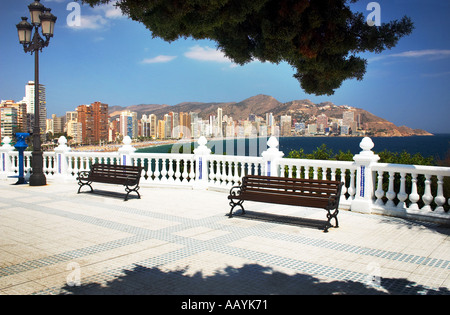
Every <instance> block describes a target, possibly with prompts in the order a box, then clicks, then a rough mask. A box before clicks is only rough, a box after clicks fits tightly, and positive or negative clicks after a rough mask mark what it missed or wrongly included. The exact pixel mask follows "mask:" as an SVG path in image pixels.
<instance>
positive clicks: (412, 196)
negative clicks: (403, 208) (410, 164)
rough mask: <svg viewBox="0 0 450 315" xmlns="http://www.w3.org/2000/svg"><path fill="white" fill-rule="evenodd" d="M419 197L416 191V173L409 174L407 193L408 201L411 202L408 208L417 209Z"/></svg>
mask: <svg viewBox="0 0 450 315" xmlns="http://www.w3.org/2000/svg"><path fill="white" fill-rule="evenodd" d="M419 199H420V196H419V194H418V193H417V174H411V194H410V195H409V201H411V204H410V205H409V208H408V209H411V210H419V205H418V204H417V202H418V201H419Z"/></svg>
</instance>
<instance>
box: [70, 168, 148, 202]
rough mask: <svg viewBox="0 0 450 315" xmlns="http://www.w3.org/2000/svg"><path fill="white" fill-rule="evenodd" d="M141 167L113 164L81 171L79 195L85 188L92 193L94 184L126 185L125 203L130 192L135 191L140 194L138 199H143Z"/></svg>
mask: <svg viewBox="0 0 450 315" xmlns="http://www.w3.org/2000/svg"><path fill="white" fill-rule="evenodd" d="M141 172H142V167H141V166H127V165H113V164H98V163H97V164H93V165H92V166H91V170H90V171H81V172H79V173H78V177H77V179H78V185H80V187H79V188H78V193H80V190H81V188H82V187H83V186H89V187H90V188H91V191H94V189H92V186H91V184H92V183H93V182H97V183H105V184H117V185H124V186H125V191H126V192H127V194H126V195H125V201H127V200H128V195H129V194H130V192H132V191H134V192H136V193H137V194H138V198H139V199H140V198H141V195H140V194H139V192H138V190H139V180H140V179H141Z"/></svg>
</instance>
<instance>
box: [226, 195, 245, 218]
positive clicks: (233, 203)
mask: <svg viewBox="0 0 450 315" xmlns="http://www.w3.org/2000/svg"><path fill="white" fill-rule="evenodd" d="M243 202H244V200H242V199H240V200H239V201H238V202H235V201H234V200H233V199H230V206H231V210H230V213H229V214H228V217H229V218H231V217H232V216H233V209H234V208H235V207H236V206H239V207H241V210H242V214H245V209H244V207H243V206H242V203H243Z"/></svg>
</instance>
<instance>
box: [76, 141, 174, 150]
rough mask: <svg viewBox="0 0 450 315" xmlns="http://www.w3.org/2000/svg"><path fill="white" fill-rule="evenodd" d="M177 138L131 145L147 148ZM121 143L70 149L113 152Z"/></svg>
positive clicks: (170, 142) (166, 143)
mask: <svg viewBox="0 0 450 315" xmlns="http://www.w3.org/2000/svg"><path fill="white" fill-rule="evenodd" d="M177 142H178V140H153V141H143V142H133V143H132V145H133V147H135V148H137V149H140V148H147V147H154V146H160V145H169V144H175V143H177ZM121 146H122V144H104V145H84V146H79V147H71V149H72V151H76V152H115V151H117V150H119V148H120V147H121Z"/></svg>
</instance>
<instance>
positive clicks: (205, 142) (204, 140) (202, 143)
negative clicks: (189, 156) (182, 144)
mask: <svg viewBox="0 0 450 315" xmlns="http://www.w3.org/2000/svg"><path fill="white" fill-rule="evenodd" d="M197 143H198V144H199V145H200V146H205V145H206V144H207V143H208V140H206V138H205V137H204V136H201V137H200V138H198V141H197Z"/></svg>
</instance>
